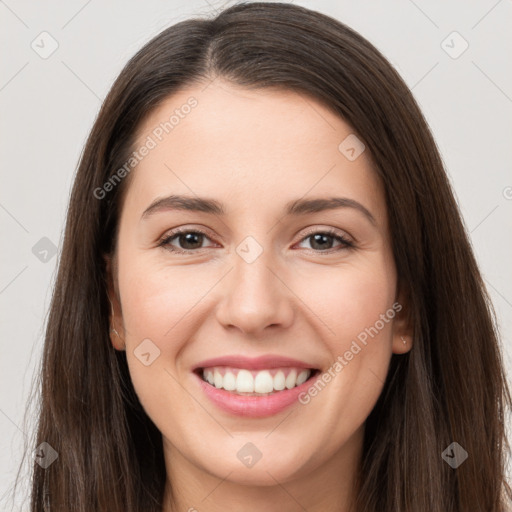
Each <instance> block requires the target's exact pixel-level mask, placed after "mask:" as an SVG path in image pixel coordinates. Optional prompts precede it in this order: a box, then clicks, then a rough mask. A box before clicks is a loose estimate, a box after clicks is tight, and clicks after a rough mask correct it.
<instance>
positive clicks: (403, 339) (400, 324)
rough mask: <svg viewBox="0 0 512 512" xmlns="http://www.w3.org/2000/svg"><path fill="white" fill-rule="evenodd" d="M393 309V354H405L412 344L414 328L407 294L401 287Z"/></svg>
mask: <svg viewBox="0 0 512 512" xmlns="http://www.w3.org/2000/svg"><path fill="white" fill-rule="evenodd" d="M393 309H394V310H395V313H396V314H395V318H394V319H393V349H392V350H393V354H406V353H407V352H409V350H411V348H412V345H413V339H414V329H413V322H412V315H411V311H410V308H409V300H408V296H407V294H406V293H405V292H404V290H403V288H402V289H401V291H400V292H399V293H398V294H397V300H396V301H395V304H393Z"/></svg>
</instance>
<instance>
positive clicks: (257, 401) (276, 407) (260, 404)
mask: <svg viewBox="0 0 512 512" xmlns="http://www.w3.org/2000/svg"><path fill="white" fill-rule="evenodd" d="M194 375H195V376H196V377H197V379H198V380H199V385H200V386H201V389H202V390H203V391H204V393H205V394H206V396H207V397H208V398H209V399H210V400H211V401H212V402H213V403H214V404H215V405H217V406H218V407H219V408H220V409H222V410H223V411H225V412H228V413H230V414H235V415H237V416H245V417H249V418H262V417H265V416H272V415H274V414H277V413H279V412H281V411H283V410H284V409H286V408H287V407H289V406H291V405H292V404H294V403H295V402H297V399H298V396H299V395H300V394H301V393H302V392H304V391H306V390H307V389H308V388H309V387H310V386H311V385H312V384H313V383H314V382H315V381H316V379H317V378H318V376H319V375H320V373H318V375H315V376H313V377H312V378H310V379H308V380H307V381H306V382H304V383H302V384H301V385H300V386H296V387H294V388H292V389H286V390H283V391H278V392H276V393H273V394H271V395H267V396H247V395H237V394H235V393H232V392H230V391H226V390H225V389H221V388H216V387H214V386H212V385H211V384H209V383H208V382H205V381H204V380H203V379H202V378H201V377H200V376H199V375H197V374H194Z"/></svg>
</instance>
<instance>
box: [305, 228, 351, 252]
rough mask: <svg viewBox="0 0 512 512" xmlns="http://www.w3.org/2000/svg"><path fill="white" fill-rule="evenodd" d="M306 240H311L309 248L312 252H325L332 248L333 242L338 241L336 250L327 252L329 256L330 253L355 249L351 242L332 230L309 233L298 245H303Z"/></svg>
mask: <svg viewBox="0 0 512 512" xmlns="http://www.w3.org/2000/svg"><path fill="white" fill-rule="evenodd" d="M306 240H311V241H310V246H311V248H312V250H313V251H314V252H327V250H329V249H331V248H332V245H333V242H334V241H338V242H339V243H340V246H339V247H338V248H335V250H334V251H329V254H330V253H331V252H337V251H341V250H344V249H349V248H353V247H355V246H354V243H353V242H352V241H351V240H349V239H348V238H346V237H345V236H344V235H342V234H340V233H338V232H337V231H335V230H332V229H326V230H322V231H314V232H312V233H309V234H307V235H306V236H305V237H304V238H303V239H302V240H301V242H300V243H303V242H305V241H306Z"/></svg>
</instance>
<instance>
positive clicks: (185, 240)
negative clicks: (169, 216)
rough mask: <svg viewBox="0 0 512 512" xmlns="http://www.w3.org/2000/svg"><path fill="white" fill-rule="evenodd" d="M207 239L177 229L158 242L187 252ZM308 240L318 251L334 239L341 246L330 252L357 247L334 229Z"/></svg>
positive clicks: (195, 232)
mask: <svg viewBox="0 0 512 512" xmlns="http://www.w3.org/2000/svg"><path fill="white" fill-rule="evenodd" d="M205 239H208V240H210V237H209V236H208V235H207V234H206V233H205V232H203V231H201V230H200V229H194V230H191V229H176V230H174V231H172V232H170V233H167V234H166V235H165V236H164V237H163V238H162V239H161V240H160V242H159V243H158V247H164V248H165V249H167V250H169V251H171V252H175V253H178V254H187V253H192V252H194V251H197V250H198V249H204V248H205V247H203V242H204V240H205ZM306 240H311V242H310V246H311V249H312V250H313V251H314V252H316V253H318V252H327V251H328V250H329V249H332V245H333V242H334V241H337V242H339V244H340V246H339V247H338V248H335V249H334V251H329V252H328V254H330V253H332V252H337V251H341V250H343V249H349V248H353V247H355V245H354V243H353V242H352V241H351V240H349V239H348V238H346V237H345V236H344V235H342V234H340V233H338V232H337V231H335V230H332V229H325V230H321V231H313V232H311V233H309V234H307V235H306V236H305V237H303V238H302V240H301V242H300V243H303V242H305V241H306ZM173 242H176V243H177V244H178V245H179V247H176V246H175V245H174V244H173Z"/></svg>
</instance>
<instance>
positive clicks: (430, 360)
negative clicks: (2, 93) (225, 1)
mask: <svg viewBox="0 0 512 512" xmlns="http://www.w3.org/2000/svg"><path fill="white" fill-rule="evenodd" d="M41 378H42V401H41V409H40V418H39V428H38V432H37V444H36V446H37V447H38V450H39V452H37V453H36V457H35V458H36V461H37V457H38V455H39V458H40V459H41V460H43V461H45V463H41V460H40V461H39V463H38V464H34V476H33V488H32V497H31V499H32V510H33V511H43V510H73V511H84V512H85V511H87V512H90V511H107V510H108V511H109V512H112V511H119V512H121V511H123V512H129V511H130V512H131V511H133V512H135V511H142V510H143V511H151V510H154V511H164V512H170V511H173V512H174V511H177V510H199V511H201V510H208V511H216V510H240V509H241V510H245V511H253V510H254V511H255V510H269V511H274V510H289V511H295V510H308V511H316V510H323V511H325V510H333V511H334V510H336V511H349V510H350V511H357V512H359V511H368V512H369V511H372V512H373V511H379V512H382V511H389V512H391V511H394V512H396V511H408V512H420V511H425V512H426V511H428V512H441V511H442V512H447V511H453V512H463V511H464V512H466V511H469V510H471V511H476V510H479V511H486V512H491V511H492V512H503V511H505V510H506V507H507V506H508V505H509V504H510V501H511V497H512V493H511V490H510V488H509V487H508V485H507V484H506V481H505V469H504V468H505V462H506V454H507V448H508V445H507V439H506V436H505V424H504V422H505V413H506V412H507V409H508V408H510V405H511V401H510V393H509V390H508V387H507V383H506V379H505V375H504V369H503V364H502V360H501V356H500V352H499V344H498V339H497V333H496V328H495V323H494V320H493V313H492V308H491V304H490V302H489V299H488V296H487V294H486V291H485V289H484V286H483V282H482V278H481V276H480V273H479V271H478V268H477V265H476V263H475V258H474V256H473V253H472V251H471V248H470V244H469V242H468V237H467V234H466V233H465V231H464V228H463V224H462V222H461V217H460V214H459V212H458V209H457V206H456V203H455V200H454V197H453V194H452V191H451V189H450V186H449V183H448V180H447V178H446V174H445V171H444V169H443V165H442V162H441V159H440V157H439V154H438V151H437V148H436V146H435V143H434V141H433V139H432V136H431V133H430V131H429V128H428V126H427V124H426V122H425V120H424V118H423V116H422V114H421V112H420V110H419V108H418V106H417V104H416V103H415V101H414V99H413V97H412V95H411V93H410V92H409V90H408V89H407V87H406V85H405V84H404V82H403V81H402V80H401V78H400V77H399V76H398V75H397V73H396V72H395V71H394V70H393V68H392V67H391V66H390V65H389V64H388V63H387V61H386V60H385V59H384V57H383V56H382V55H381V54H380V53H379V52H378V51H377V50H376V49H375V48H374V47H373V46H372V45H371V44H370V43H369V42H368V41H366V40H365V39H363V38H362V37H361V36H360V35H358V34H357V33H355V32H354V31H352V30H351V29H349V28H348V27H346V26H344V25H343V24H341V23H339V22H337V21H335V20H334V19H332V18H329V17H327V16H325V15H322V14H319V13H316V12H314V11H311V10H308V9H305V8H303V7H298V6H294V5H290V4H280V3H252V4H246V5H237V6H234V7H231V8H229V9H227V10H225V11H224V12H221V13H220V14H219V15H218V16H217V17H216V18H215V19H212V20H189V21H184V22H182V23H179V24H177V25H175V26H173V27H170V28H168V29H167V30H165V31H163V32H162V33H161V34H160V35H158V36H157V37H156V38H154V39H153V40H152V41H151V42H150V43H148V44H147V45H146V46H145V47H144V48H142V50H140V51H139V52H138V53H137V55H135V57H133V58H132V59H131V60H130V62H129V63H128V64H127V66H126V67H125V69H124V70H123V71H122V73H121V75H120V76H119V78H118V79H117V81H116V82H115V84H114V86H113V87H112V90H111V91H110V93H109V95H108V97H107V99H106V100H105V102H104V105H103V107H102V109H101V112H100V114H99V116H98V119H97V120H96V122H95V124H94V127H93V129H92V132H91V134H90V137H89V139H88V141H87V144H86V147H85V150H84V153H83V156H82V159H81V163H80V166H79V169H78V173H77V176H76V179H75V183H74V187H73V192H72V196H71V200H70V207H69V211H68V219H67V225H66V231H65V240H64V246H63V252H62V257H61V260H60V264H59V273H58V278H57V282H56V285H55V293H54V296H53V301H52V305H51V311H50V316H49V321H48V326H47V332H46V341H45V348H44V360H43V367H42V375H41ZM51 450H54V452H55V454H57V455H58V458H56V457H55V456H54V457H53V460H52V462H51V463H49V459H48V457H49V455H48V453H52V454H53V453H54V452H53V451H51Z"/></svg>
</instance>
